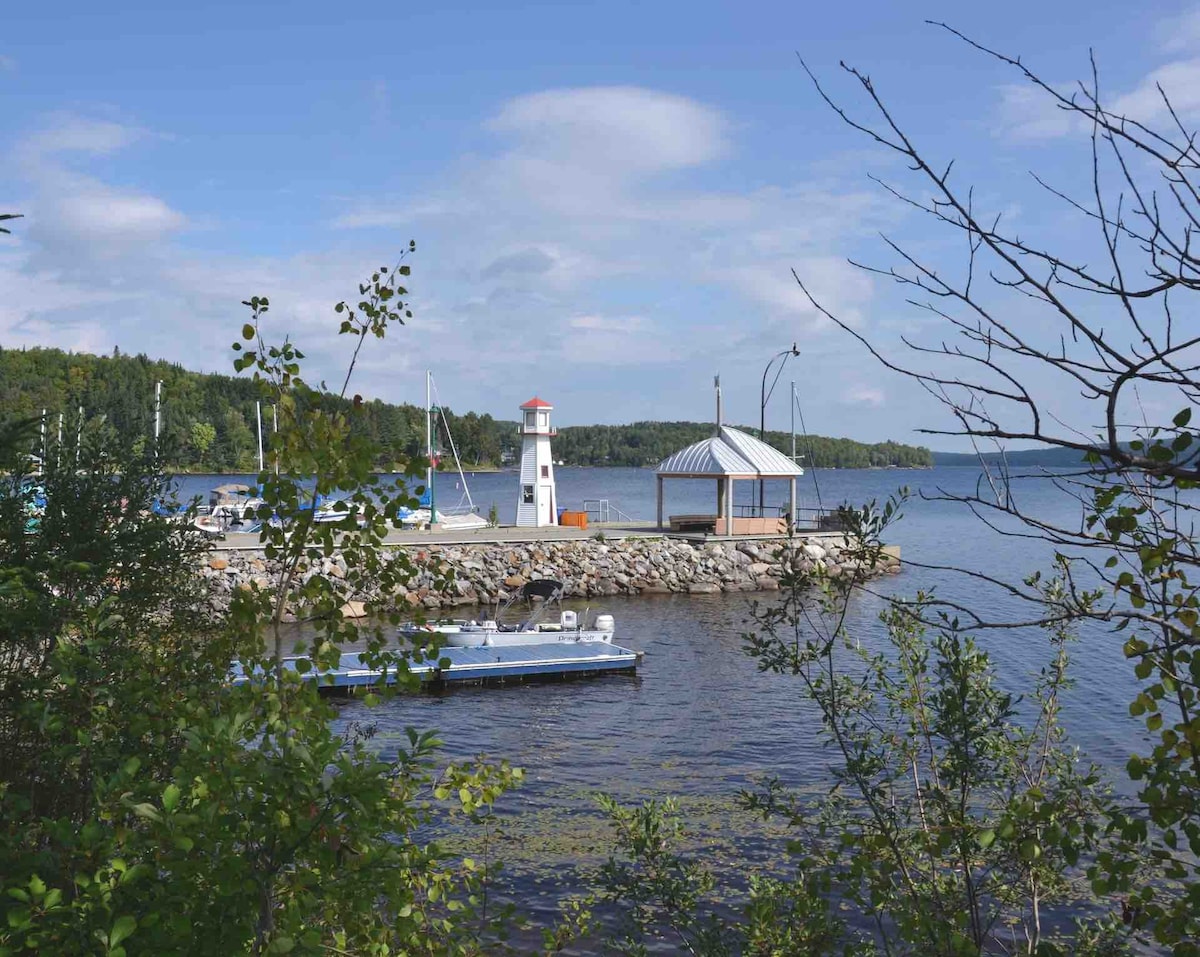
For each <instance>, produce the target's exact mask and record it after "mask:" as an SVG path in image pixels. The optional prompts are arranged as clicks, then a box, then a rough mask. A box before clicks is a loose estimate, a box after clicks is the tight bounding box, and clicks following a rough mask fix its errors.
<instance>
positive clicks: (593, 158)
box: [488, 86, 726, 176]
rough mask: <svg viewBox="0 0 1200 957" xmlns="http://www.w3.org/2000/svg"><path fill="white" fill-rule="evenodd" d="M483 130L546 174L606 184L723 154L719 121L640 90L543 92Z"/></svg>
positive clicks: (508, 107)
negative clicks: (572, 172) (591, 174)
mask: <svg viewBox="0 0 1200 957" xmlns="http://www.w3.org/2000/svg"><path fill="white" fill-rule="evenodd" d="M488 128H489V129H491V130H493V131H495V132H498V133H504V134H509V135H513V136H515V137H516V138H517V140H518V146H517V150H516V152H518V153H519V154H521V155H522V156H526V157H530V158H532V157H537V158H538V159H539V160H540V161H541V163H542V164H545V167H554V166H573V167H579V168H583V169H587V170H594V171H597V172H599V173H600V174H602V175H605V176H622V175H627V174H629V173H634V172H637V173H646V172H659V171H662V170H670V169H682V168H686V167H690V166H697V165H700V164H701V163H706V162H709V161H711V160H714V159H716V158H718V157H719V156H721V155H722V154H723V153H724V152H725V150H726V141H725V121H724V119H723V118H722V116H721V114H719V113H718V112H717V111H715V110H712V109H710V108H708V107H706V106H703V105H702V104H699V103H697V102H696V101H694V100H690V99H687V98H686V97H682V96H676V95H673V94H670V93H662V92H659V91H657V90H646V89H640V88H638V87H627V86H614V87H588V88H582V89H568V90H546V91H544V92H541V93H531V94H529V95H527V96H521V97H517V98H516V99H514V100H511V101H509V102H508V103H507V104H505V105H504V107H503V108H502V109H501V110H500V112H499V113H498V114H497V115H496V116H495V117H494V118H493V119H492V120H491V121H490V122H489V123H488Z"/></svg>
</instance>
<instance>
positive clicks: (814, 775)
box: [189, 469, 1141, 920]
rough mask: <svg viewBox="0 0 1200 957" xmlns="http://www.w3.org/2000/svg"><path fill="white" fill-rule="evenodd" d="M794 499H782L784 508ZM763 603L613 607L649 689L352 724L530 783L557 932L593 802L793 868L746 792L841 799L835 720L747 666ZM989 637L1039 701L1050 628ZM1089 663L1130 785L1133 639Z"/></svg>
mask: <svg viewBox="0 0 1200 957" xmlns="http://www.w3.org/2000/svg"><path fill="white" fill-rule="evenodd" d="M557 474H558V484H559V490H560V495H559V498H560V501H562V502H563V503H564V504H570V505H573V506H575V505H577V504H578V503H579V501H580V500H582V499H583V498H585V497H607V498H609V499H611V500H613V501H614V502H616V503H617V504H619V506H620V507H621V508H622V509H623V510H624V511H626V512H627V513H629V514H632V515H635V516H637V517H642V518H645V517H649V516H650V515H652V514H653V494H654V493H653V485H654V480H653V475H652V473H650V472H648V471H646V470H640V469H560V470H558V473H557ZM978 476H979V473H978V472H977V471H975V470H972V469H935V470H929V471H912V472H905V471H901V470H889V471H882V472H832V473H822V475H821V478H820V481H821V489H822V492H823V495H824V501H825V504H827V505H828V504H830V503H831V502H835V503H836V502H838V501H843V500H849V501H850V502H853V503H863V502H866V501H869V500H871V499H876V500H883V499H885V498H886V497H887V496H888V495H889V494H891V493H892V492H893V491H894V490H895V488H896V487H897V486H899V485H902V484H908V485H910V486H914V487H921V488H923V489H924V490H926V491H927V492H933V491H935V490H936V489H937V488H938V487H942V488H948V489H951V490H953V491H958V492H964V491H967V490H969V489H971V488H972V487H973V486H974V483H975V481H976V480H977V479H978ZM189 481H191V482H192V483H193V484H197V483H198V482H202V481H204V480H203V479H199V478H198V477H194V478H193V479H192V480H189ZM470 481H471V482H472V492H473V494H475V499H476V502H477V503H480V504H482V506H483V508H484V510H485V511H486V509H487V506H488V505H489V504H490V503H491V502H492V501H495V502H497V504H498V505H499V506H501V507H502V508H503V507H504V503H505V502H507V501H509V499H510V496H509V494H508V493H509V492H512V493H513V495H512V496H511V498H512V500H513V501H515V488H516V485H515V483H516V478H515V476H514V475H512V474H507V473H501V474H499V475H488V476H479V477H478V480H474V479H471V480H470ZM741 484H743V485H745V486H747V487H748V486H749V485H750V483H741ZM700 485H704V483H700ZM710 493H711V484H710V485H709V486H708V487H707V488H696V489H692V488H690V487H689V488H685V489H681V490H671V491H669V492H668V495H669V496H674V497H673V498H671V499H670V501H669V504H668V511H671V510H674V511H688V510H691V511H696V510H698V509H703V508H705V507H707V506H708V505H709V504H710V503H709V497H710ZM747 494H748V490H747ZM782 494H786V493H783V492H781V490H780V489H778V488H776V489H772V487H771V484H770V483H768V492H767V501H768V502H772V501H774V500H775V498H776V497H779V496H780V495H782ZM1021 494H1022V496H1023V502H1024V505H1025V507H1027V508H1030V509H1031V510H1033V511H1035V512H1039V513H1040V514H1043V515H1044V516H1047V517H1051V518H1057V519H1059V520H1061V521H1070V520H1071V517H1072V515H1073V514H1074V512H1073V511H1072V509H1075V510H1077V508H1078V506H1077V505H1074V506H1073V505H1072V504H1071V502H1070V501H1069V500H1068V499H1066V498H1065V496H1063V495H1062V493H1061V492H1058V491H1056V490H1055V489H1054V487H1053V485H1052V484H1051V483H1050V482H1049V481H1047V480H1045V479H1041V480H1034V481H1030V482H1029V483H1027V484H1026V485H1025V486H1024V487H1023V488H1022V489H1021ZM693 498H694V499H695V500H694V501H693V500H692V499H693ZM904 511H905V518H904V519H903V521H901V522H900V524H899V525H897V526H896V527H895V528H894V529H893V530H892V531H891V532H890V533H889V536H888V537H889V540H890V541H892V542H894V543H897V544H900V545H901V546H902V548H903V552H904V556H905V558H906V559H909V560H912V561H917V562H922V563H927V564H933V565H947V566H961V567H967V568H972V569H977V570H980V571H984V572H987V573H989V574H992V575H994V576H996V577H999V578H1004V579H1008V580H1011V581H1020V580H1021V579H1023V578H1024V577H1025V576H1026V575H1027V574H1028V573H1030V572H1032V571H1033V570H1035V569H1037V568H1038V567H1041V568H1043V569H1044V568H1047V567H1048V565H1049V562H1050V559H1051V558H1052V554H1051V551H1050V549H1049V548H1048V547H1043V546H1041V545H1040V543H1036V542H1030V541H1029V540H1026V539H1014V538H1005V537H1002V536H1000V535H997V534H995V533H992V532H989V531H987V530H986V529H985V528H983V527H982V526H981V525H980V523H979V521H978V520H977V519H975V518H973V517H972V516H970V515H969V514H967V513H965V512H964V511H962V510H960V509H955V508H954V507H951V506H948V505H945V504H943V503H938V502H930V501H924V500H921V499H919V498H917V499H914V500H912V501H910V502H909V503H908V505H907V506H906V507H905V510H904ZM501 514H502V515H503V514H504V512H503V510H502V512H501ZM881 585H882V587H883V588H884V589H885V590H886V591H889V592H893V593H899V594H906V595H912V594H914V593H915V592H916V591H917V590H918V589H925V590H929V589H935V590H936V591H937V593H938V594H939V595H941V596H943V597H945V598H948V599H952V600H955V601H958V602H961V603H963V604H967V605H972V606H975V607H983V608H985V609H986V610H987V612H988V613H989V615H990V616H992V617H994V618H997V619H1002V618H1010V619H1023V618H1028V617H1030V612H1031V609H1030V608H1026V607H1022V605H1021V602H1019V601H1018V600H1016V599H1014V598H1012V597H1011V596H1009V595H1006V594H1004V593H999V592H989V591H987V590H986V589H985V588H984V587H983V586H982V585H980V583H979V582H977V581H973V580H970V579H964V578H963V577H961V576H954V575H950V574H948V573H946V572H944V571H940V570H936V569H917V568H911V567H910V568H909V569H907V570H906V571H905V572H904V573H903V574H901V575H899V576H896V577H894V578H888V579H886V580H884V581H883V582H882V583H881ZM754 600H755V596H745V595H716V596H645V597H640V598H628V599H606V600H604V606H605V610H606V611H610V612H612V614H613V615H614V616H615V617H616V619H617V635H616V641H617V642H618V643H619V644H622V645H626V646H629V647H632V648H635V649H637V650H640V651H644V652H645V659H644V661H643V663H642V666H641V668H640V669H639V673H638V675H637V676H636V677H628V676H625V677H622V676H612V677H607V678H603V679H597V680H589V681H577V682H566V683H562V684H536V685H517V686H512V687H502V688H458V689H454V690H450V691H446V692H442V693H438V694H432V693H427V694H419V695H409V696H405V697H402V698H398V699H395V700H392V701H387V702H385V703H384V704H382V705H381V706H379V707H377V708H367V707H366V706H365V705H364V704H363V703H361V702H356V701H352V702H350V703H348V704H346V705H345V706H344V708H343V710H342V713H341V719H340V720H342V721H344V722H351V721H363V722H373V723H376V724H377V725H378V727H379V731H380V734H379V735H378V737H377V738H376V742H377V743H378V744H379V746H380V747H381V748H382V749H383V751H384V752H385V753H394V751H395V749H396V747H397V746H398V745H399V743H400V742H401V741H402V740H403V738H402V734H403V729H404V728H405V727H406V726H413V727H416V728H418V729H428V728H436V729H438V730H439V731H440V732H441V736H442V738H443V739H444V740H445V742H446V748H445V755H446V757H447V758H460V759H461V758H473V757H475V756H476V755H479V754H485V755H487V756H489V757H491V758H495V759H500V758H504V759H507V760H509V761H511V762H512V763H513V764H515V765H518V766H521V767H524V768H525V769H527V772H528V777H527V782H526V784H525V785H524V786H523V787H522V788H521V789H520V790H519V791H517V792H515V793H514V794H511V795H509V796H507V797H506V798H505V799H504V802H503V807H502V812H503V814H504V815H505V827H504V830H505V833H506V835H507V837H506V839H505V840H502V842H501V847H500V851H499V853H500V856H501V857H502V858H504V859H505V860H506V861H507V862H509V866H508V870H509V873H510V878H509V880H510V885H509V892H510V893H511V894H512V895H513V896H514V897H516V898H518V899H519V902H520V903H521V905H522V908H523V909H525V910H526V912H528V911H529V910H530V909H532V910H533V911H534V913H535V915H537V916H540V917H541V918H543V919H546V920H548V919H550V915H551V914H552V911H553V908H554V902H555V900H556V899H557V898H558V896H559V895H561V894H565V893H568V892H572V891H578V890H581V889H583V887H584V885H585V883H586V875H585V874H584V873H583V872H585V871H586V870H587V869H588V868H589V867H590V866H592V865H594V864H597V863H599V862H600V861H601V860H602V859H603V857H604V855H605V854H606V851H607V847H608V846H609V836H608V832H607V829H606V826H605V824H604V822H603V820H602V817H601V815H600V814H599V812H598V810H597V808H596V805H595V802H594V800H593V795H594V793H595V792H597V791H601V790H602V791H607V792H610V793H613V794H616V795H617V796H619V797H620V798H622V799H624V800H627V801H638V800H641V799H644V798H647V797H663V796H667V795H677V796H679V797H680V801H681V807H682V809H683V811H684V813H685V814H686V815H687V817H688V820H689V821H690V822H691V824H692V829H693V831H694V832H695V835H696V841H697V846H698V847H700V848H704V849H705V850H707V851H708V852H709V853H710V854H711V855H712V859H713V860H716V861H718V862H724V861H728V860H731V859H741V860H748V861H752V862H756V863H759V864H770V863H772V862H773V861H775V862H776V863H777V859H776V858H775V856H776V855H778V854H779V853H780V847H781V843H780V842H779V841H778V840H773V839H772V838H773V837H774V836H777V835H772V834H771V832H768V831H764V829H763V825H762V824H761V822H758V821H752V820H750V819H748V818H747V817H746V816H745V815H744V814H741V813H739V812H738V811H736V809H735V808H734V798H735V796H736V794H737V792H738V791H739V789H742V788H747V787H752V786H753V785H754V783H755V782H756V781H759V780H761V779H763V778H764V777H767V776H774V777H777V778H779V779H780V780H781V781H782V782H784V783H786V784H788V785H791V786H793V787H797V788H801V789H806V790H810V791H814V792H819V791H820V790H821V789H823V788H825V787H828V785H829V775H828V768H829V763H828V762H829V757H828V755H827V754H826V753H825V751H824V750H823V749H822V747H821V745H820V739H819V737H818V730H819V726H820V723H819V717H818V715H816V714H815V713H814V710H813V708H812V707H811V706H806V705H805V704H804V703H803V702H802V699H801V696H800V694H799V693H798V689H797V687H796V683H795V681H794V680H793V679H790V678H788V677H781V676H777V675H772V674H763V673H760V672H759V671H758V670H757V667H756V664H755V662H754V661H753V660H752V659H750V658H749V657H747V656H746V655H745V654H744V653H743V651H742V648H741V644H742V642H741V638H740V635H741V633H742V632H743V631H745V630H746V629H747V627H748V624H747V618H748V612H749V608H750V603H751V602H752V601H754ZM758 600H763V601H765V600H770V598H769V596H768V597H763V596H759V597H758ZM882 607H883V601H882V600H881V599H879V598H873V597H871V596H862V597H861V598H860V599H859V600H858V601H857V602H856V604H855V606H854V608H853V614H852V616H851V619H850V622H851V630H852V633H853V634H854V635H855V636H856V637H858V638H860V639H861V640H862V641H864V642H865V643H867V644H868V646H871V645H872V644H874V643H877V642H878V640H879V638H880V635H881V626H880V624H879V622H878V613H879V611H880V610H881V608H882ZM977 638H978V641H979V642H980V644H981V645H983V646H984V647H985V648H986V649H987V650H988V651H989V652H990V653H991V654H992V657H993V661H994V662H995V664H996V667H997V669H998V672H999V682H1000V684H1001V685H1002V686H1004V687H1005V688H1006V689H1008V690H1012V691H1021V690H1023V689H1027V688H1028V686H1029V677H1030V675H1031V674H1034V673H1036V672H1037V671H1038V670H1039V669H1040V668H1041V667H1042V665H1043V664H1044V663H1045V661H1046V660H1047V659H1048V656H1049V649H1048V646H1047V644H1046V641H1045V638H1044V636H1043V635H1041V634H1040V633H1039V632H1037V631H1036V630H1032V629H1027V630H1023V631H1019V632H1006V631H985V632H981V633H980V634H979V635H978V636H977ZM1072 657H1073V673H1074V676H1075V681H1076V685H1075V687H1074V689H1073V690H1072V691H1071V692H1070V693H1069V694H1068V696H1067V701H1066V710H1065V720H1066V722H1067V725H1068V727H1069V729H1070V731H1071V736H1072V738H1073V740H1074V742H1075V743H1076V744H1078V745H1080V746H1081V747H1082V749H1083V750H1084V752H1085V753H1086V754H1088V756H1089V757H1090V758H1091V759H1092V760H1094V761H1097V762H1098V763H1100V764H1102V765H1104V766H1106V767H1108V768H1111V769H1115V770H1116V772H1117V773H1116V776H1117V778H1118V781H1119V778H1120V777H1121V771H1120V769H1121V768H1123V766H1124V764H1125V762H1126V760H1127V759H1128V756H1129V753H1130V750H1131V749H1132V748H1134V747H1136V746H1138V744H1139V743H1140V741H1141V729H1140V725H1138V724H1137V723H1136V722H1135V721H1133V719H1131V718H1129V716H1128V712H1127V703H1128V701H1129V700H1130V698H1131V697H1132V695H1131V688H1132V684H1133V682H1132V677H1131V675H1130V671H1129V669H1128V667H1127V665H1126V663H1125V661H1124V659H1123V656H1122V654H1121V641H1120V636H1116V635H1113V634H1111V633H1110V632H1107V631H1103V630H1100V629H1092V630H1089V631H1086V632H1084V633H1083V634H1081V635H1080V637H1079V641H1078V643H1077V644H1076V645H1074V647H1073V650H1072Z"/></svg>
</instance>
